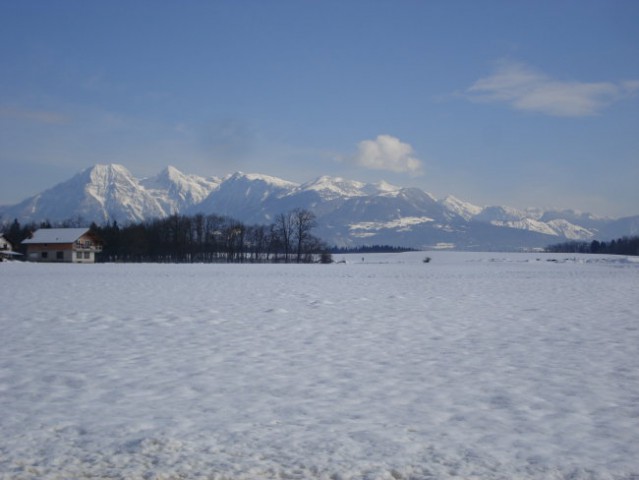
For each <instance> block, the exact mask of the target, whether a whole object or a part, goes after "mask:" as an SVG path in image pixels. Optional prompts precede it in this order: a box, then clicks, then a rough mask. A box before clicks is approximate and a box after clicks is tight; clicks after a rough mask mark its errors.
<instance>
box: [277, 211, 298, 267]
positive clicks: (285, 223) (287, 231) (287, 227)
mask: <svg viewBox="0 0 639 480" xmlns="http://www.w3.org/2000/svg"><path fill="white" fill-rule="evenodd" d="M294 218H295V215H294V213H293V211H290V212H287V213H280V214H279V215H278V216H277V217H275V234H276V235H277V238H278V240H279V243H280V244H281V246H282V249H283V250H284V261H285V262H287V263H288V261H289V258H290V254H291V251H292V249H293V248H292V247H293V234H294V232H295V223H294Z"/></svg>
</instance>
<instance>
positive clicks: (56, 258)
mask: <svg viewBox="0 0 639 480" xmlns="http://www.w3.org/2000/svg"><path fill="white" fill-rule="evenodd" d="M27 260H30V261H32V262H47V263H50V262H53V263H56V262H57V263H60V262H69V263H70V262H72V261H73V244H71V243H57V244H47V243H44V244H33V245H28V246H27Z"/></svg>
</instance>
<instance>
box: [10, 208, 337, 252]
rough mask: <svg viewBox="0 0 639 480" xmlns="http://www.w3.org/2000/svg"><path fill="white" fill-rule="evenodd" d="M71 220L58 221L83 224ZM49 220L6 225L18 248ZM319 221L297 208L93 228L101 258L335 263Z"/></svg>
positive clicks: (175, 217) (115, 224) (175, 216)
mask: <svg viewBox="0 0 639 480" xmlns="http://www.w3.org/2000/svg"><path fill="white" fill-rule="evenodd" d="M78 222H79V221H78V220H76V221H67V222H63V224H61V225H59V226H63V227H71V226H78V224H77V223H78ZM51 226H52V225H51V224H50V223H48V222H45V223H43V224H40V225H39V226H37V225H35V224H29V225H25V226H21V225H20V224H19V222H18V221H17V220H15V221H14V222H13V223H12V224H11V225H9V226H8V228H5V231H6V233H5V237H6V238H7V239H8V240H9V241H10V242H11V243H13V245H14V247H15V248H16V249H17V248H18V247H19V246H20V244H21V242H22V241H23V240H25V239H26V238H28V237H29V235H30V234H31V232H33V231H35V230H37V229H38V228H48V227H51ZM316 226H317V222H316V220H315V215H314V214H313V213H312V212H310V211H308V210H304V209H294V210H291V211H289V212H286V213H281V214H279V215H277V216H276V217H275V219H274V221H273V223H271V224H270V225H246V224H244V223H242V222H240V221H238V220H235V219H233V218H230V217H226V216H220V215H204V214H197V215H192V216H187V215H178V214H175V215H171V216H169V217H166V218H161V219H153V220H148V221H143V222H138V223H130V224H127V225H125V226H120V225H118V223H117V222H115V221H114V222H112V223H107V224H104V225H101V226H99V225H97V224H95V223H92V224H91V227H90V229H91V231H92V233H94V234H95V235H96V236H97V237H98V238H100V239H101V241H102V243H103V246H102V251H101V252H100V253H98V255H97V256H96V260H97V261H98V262H160V263H162V262H166V263H191V262H193V263H195V262H197V263H211V262H228V263H243V262H252V263H258V262H282V263H293V262H294V263H312V262H322V263H330V262H331V261H332V257H331V254H330V251H329V249H328V247H327V246H326V244H325V243H324V242H323V241H321V240H320V239H319V238H318V237H316V236H314V235H313V234H312V231H313V229H314V228H315V227H316Z"/></svg>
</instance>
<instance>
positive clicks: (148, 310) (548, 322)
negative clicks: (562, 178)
mask: <svg viewBox="0 0 639 480" xmlns="http://www.w3.org/2000/svg"><path fill="white" fill-rule="evenodd" d="M425 256H429V257H431V258H432V260H431V262H430V263H428V264H426V263H424V262H423V259H424V257H425ZM335 260H336V261H342V260H343V261H344V262H345V263H336V264H333V265H117V264H108V265H97V264H96V265H66V264H57V265H51V264H29V263H18V262H5V263H2V264H0V291H2V308H0V329H1V331H2V336H1V337H0V339H1V340H0V411H1V412H2V415H0V433H1V435H0V479H3V480H4V479H6V480H8V479H12V480H13V479H36V478H37V479H61V478H74V479H79V478H126V479H169V478H171V479H177V478H186V479H274V478H278V479H279V478H289V479H294V478H317V479H500V480H501V479H504V480H505V479H515V478H516V479H568V478H570V479H577V480H581V479H606V480H613V479H615V480H621V479H624V480H631V479H632V480H636V479H637V478H639V315H638V313H639V297H638V296H637V295H636V293H637V287H638V286H639V263H637V262H634V261H632V259H626V258H625V257H612V256H608V257H606V256H579V255H546V254H495V253H492V254H487V253H486V254H482V253H458V252H441V251H435V252H411V253H406V254H394V255H391V254H383V255H382V254H378V255H352V256H349V255H337V256H336V257H335Z"/></svg>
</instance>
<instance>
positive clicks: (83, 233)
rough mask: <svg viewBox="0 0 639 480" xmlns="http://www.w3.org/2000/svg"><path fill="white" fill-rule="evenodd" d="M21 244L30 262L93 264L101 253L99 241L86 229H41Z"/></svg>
mask: <svg viewBox="0 0 639 480" xmlns="http://www.w3.org/2000/svg"><path fill="white" fill-rule="evenodd" d="M22 243H23V244H24V245H26V246H27V260H30V261H32V262H66V263H93V262H95V254H96V252H100V251H102V245H101V242H100V239H98V238H97V237H96V236H95V235H94V234H93V233H91V232H90V231H89V229H88V228H41V229H40V230H37V231H36V232H35V233H34V234H33V235H32V236H31V238H28V239H27V240H25V241H23V242H22Z"/></svg>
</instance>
